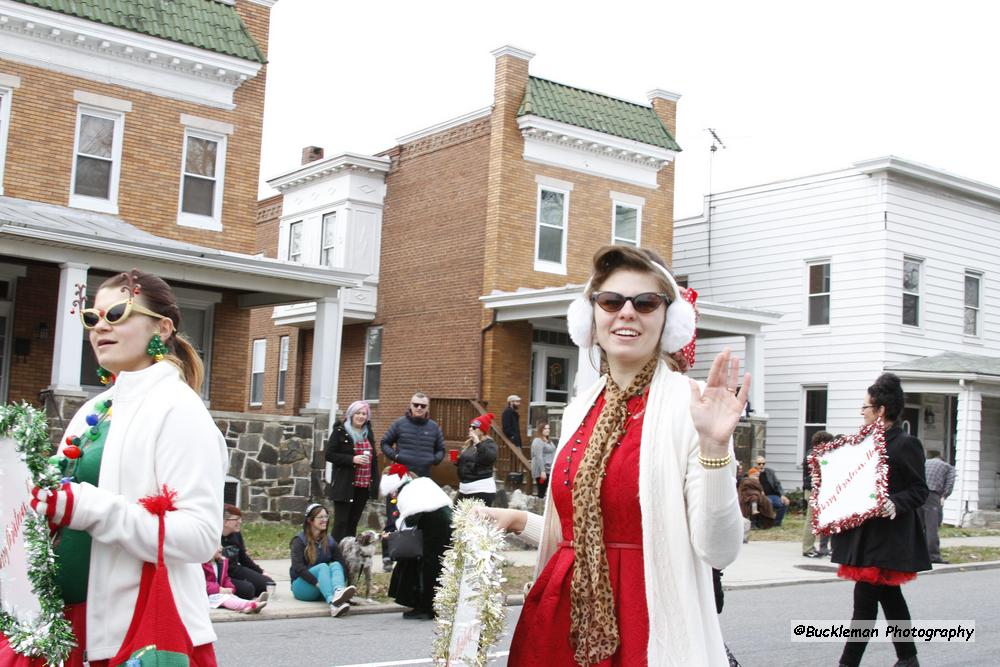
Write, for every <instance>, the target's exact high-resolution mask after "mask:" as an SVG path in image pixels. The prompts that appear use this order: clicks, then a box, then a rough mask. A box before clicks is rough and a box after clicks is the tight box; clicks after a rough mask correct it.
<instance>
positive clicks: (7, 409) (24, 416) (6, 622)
mask: <svg viewBox="0 0 1000 667" xmlns="http://www.w3.org/2000/svg"><path fill="white" fill-rule="evenodd" d="M0 433H3V434H7V435H9V436H10V437H11V438H13V439H14V440H15V441H16V442H17V451H18V452H20V454H21V460H22V461H24V462H25V464H26V466H27V468H28V470H29V471H30V472H31V477H32V480H33V481H34V483H35V485H36V486H39V487H41V488H45V489H54V488H56V487H58V486H59V479H60V472H59V469H58V468H56V466H54V465H52V464H51V463H49V460H48V452H49V450H50V449H51V444H50V443H49V427H48V424H47V423H46V422H45V416H44V415H43V414H42V413H40V412H39V411H37V410H35V409H34V408H33V407H31V406H30V405H28V404H27V403H22V404H20V405H0ZM24 541H25V546H26V548H27V552H28V564H29V568H28V578H29V579H30V580H31V590H32V591H33V592H34V593H35V595H37V596H38V602H39V605H40V606H41V613H40V614H39V615H38V617H37V618H36V619H35V620H34V622H32V623H20V622H18V620H17V619H16V618H14V616H12V615H11V614H8V613H6V612H4V611H3V610H2V609H0V632H2V633H3V635H4V636H5V637H7V641H8V642H9V643H10V646H11V648H13V649H14V650H15V651H16V652H17V653H19V654H21V655H25V656H28V657H32V658H34V657H41V658H44V659H45V661H46V662H47V663H48V664H50V665H61V664H63V662H65V660H66V658H67V657H68V656H69V653H70V651H71V650H72V648H73V646H75V645H76V641H75V640H74V638H73V631H72V629H71V628H70V624H69V621H67V620H66V619H65V618H64V617H63V613H62V612H63V602H62V599H61V597H60V593H59V587H58V586H57V585H56V570H57V567H58V566H57V563H56V556H55V554H54V553H53V551H52V543H51V541H50V539H49V526H48V523H47V522H46V520H45V517H39V516H36V515H35V514H34V513H33V512H28V513H27V516H25V519H24Z"/></svg>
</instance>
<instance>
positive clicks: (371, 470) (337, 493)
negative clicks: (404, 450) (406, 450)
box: [326, 401, 379, 544]
mask: <svg viewBox="0 0 1000 667" xmlns="http://www.w3.org/2000/svg"><path fill="white" fill-rule="evenodd" d="M370 415H371V409H370V408H369V407H368V403H366V402H365V401H354V402H353V403H351V405H350V406H349V407H348V408H347V412H346V413H345V414H344V420H343V421H340V420H338V421H337V422H336V423H335V424H334V425H333V433H332V434H331V435H330V440H329V441H328V442H327V443H326V460H327V461H329V462H330V463H332V464H333V481H332V482H331V484H330V485H329V487H328V488H327V495H328V496H329V498H330V500H332V501H333V531H332V535H333V538H334V539H335V540H337V543H338V544H339V543H340V541H341V540H342V539H344V538H345V537H347V536H354V535H356V534H357V532H358V521H360V520H361V513H362V512H364V510H365V504H366V503H367V502H368V499H369V498H372V499H375V498H378V483H379V470H378V462H377V461H376V457H375V449H374V443H375V433H374V431H372V424H371V420H370V419H369V416H370Z"/></svg>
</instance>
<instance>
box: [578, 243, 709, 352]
mask: <svg viewBox="0 0 1000 667" xmlns="http://www.w3.org/2000/svg"><path fill="white" fill-rule="evenodd" d="M654 266H655V267H656V268H657V269H659V270H660V272H661V273H663V275H664V276H666V278H667V282H669V283H670V286H671V287H672V288H673V291H674V301H673V303H671V304H670V306H669V307H668V308H667V317H666V324H665V325H664V327H663V334H662V335H661V336H660V349H662V350H663V351H664V352H667V353H674V352H677V351H678V350H680V349H681V348H683V347H684V346H685V345H687V344H688V343H690V342H691V339H692V338H693V337H694V331H695V319H696V317H695V312H694V306H692V305H691V304H690V303H688V302H687V301H685V300H684V299H683V298H682V297H681V290H680V287H679V286H678V285H677V281H676V280H674V277H673V276H672V275H670V272H669V271H667V268H666V267H665V266H662V265H660V264H656V263H654ZM588 289H590V281H589V280H588V281H587V284H586V285H584V287H583V293H582V294H580V296H578V297H576V298H575V299H573V301H572V302H571V303H570V304H569V309H568V310H567V311H566V327H567V329H568V330H569V337H570V338H571V339H572V340H573V342H574V343H576V345H577V346H578V347H581V348H588V347H590V346H591V345H594V340H593V336H592V332H593V330H594V327H593V324H594V305H593V304H592V303H591V302H590V300H589V299H587V297H586V294H587V290H588Z"/></svg>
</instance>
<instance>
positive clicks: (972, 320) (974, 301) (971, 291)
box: [962, 271, 983, 336]
mask: <svg viewBox="0 0 1000 667" xmlns="http://www.w3.org/2000/svg"><path fill="white" fill-rule="evenodd" d="M982 284H983V274H981V273H977V272H975V271H966V272H965V315H964V321H963V324H962V333H964V334H965V335H966V336H978V335H979V299H980V295H981V294H982Z"/></svg>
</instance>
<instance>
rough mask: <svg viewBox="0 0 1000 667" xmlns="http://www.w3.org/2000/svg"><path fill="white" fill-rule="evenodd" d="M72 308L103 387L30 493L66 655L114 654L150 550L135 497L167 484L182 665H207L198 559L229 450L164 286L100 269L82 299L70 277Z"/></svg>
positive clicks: (98, 661)
mask: <svg viewBox="0 0 1000 667" xmlns="http://www.w3.org/2000/svg"><path fill="white" fill-rule="evenodd" d="M75 309H76V311H77V312H76V313H74V316H79V317H80V319H81V321H82V322H83V325H84V327H85V328H86V329H87V330H88V337H89V341H90V344H91V347H92V348H93V351H94V355H95V356H96V358H97V362H98V364H100V370H99V375H100V377H101V381H102V382H104V383H105V384H109V385H110V387H109V389H108V390H107V391H105V392H103V393H101V394H100V395H98V396H97V397H95V398H93V399H91V400H89V401H87V402H86V403H85V404H84V405H83V407H82V408H81V409H80V410H79V411H78V412H77V414H76V415H75V416H74V417H73V419H72V421H71V422H70V423H69V426H68V427H67V428H66V439H65V440H64V442H63V443H62V444H61V445H60V447H59V452H58V454H57V456H56V457H54V462H55V463H56V464H57V465H59V466H61V467H62V469H63V471H64V474H65V476H66V479H65V480H64V483H63V484H62V485H61V486H60V487H59V489H58V490H56V491H51V492H46V491H44V490H39V489H36V491H35V500H34V501H33V502H32V507H33V508H34V509H35V511H36V512H38V513H39V514H41V515H44V516H47V517H48V518H49V521H50V524H51V525H52V527H53V528H54V529H58V530H59V532H60V535H59V536H58V538H57V539H58V546H57V547H56V550H57V552H58V554H59V562H60V571H59V576H58V578H59V583H60V585H61V589H62V593H63V597H64V602H65V605H66V606H65V612H64V613H65V614H66V616H67V617H68V618H69V619H70V621H71V623H72V624H73V627H74V633H75V634H76V639H77V644H78V647H77V648H76V649H75V650H74V651H73V654H72V655H71V656H70V660H69V661H68V663H67V664H68V665H82V664H83V657H84V655H86V658H87V659H88V660H89V661H90V662H89V665H90V666H91V667H95V666H103V665H106V664H107V663H108V660H109V659H110V658H112V657H113V656H115V655H116V654H117V653H118V651H119V648H120V647H121V645H122V640H123V638H124V637H125V634H126V630H127V629H128V627H129V624H130V622H131V620H132V616H133V610H134V609H135V605H136V600H137V595H138V591H139V581H140V574H141V570H142V565H143V563H144V562H154V563H155V562H156V560H157V545H158V535H159V519H158V517H157V516H155V515H154V514H151V513H150V512H149V511H147V510H146V509H145V508H144V507H143V506H142V505H140V504H139V502H138V501H139V499H140V498H144V497H148V496H155V495H157V494H161V493H162V492H163V490H164V487H166V489H168V490H169V491H171V492H175V493H176V498H175V499H174V502H173V507H174V509H173V511H169V512H167V513H166V515H165V533H164V534H165V542H164V557H165V561H166V564H167V567H168V568H169V573H170V584H171V588H172V591H173V597H174V602H175V604H176V607H177V610H178V612H179V613H180V618H181V621H182V622H183V625H184V629H185V630H186V632H187V634H188V636H189V637H190V640H191V643H192V644H193V645H194V647H195V648H194V652H193V659H192V663H191V664H192V665H193V666H195V667H212V666H214V665H215V654H214V651H213V648H212V642H214V641H215V638H216V637H215V633H214V631H213V630H212V624H211V622H210V620H209V615H208V608H207V606H206V605H205V589H204V587H205V580H204V575H203V574H202V570H201V563H204V562H205V561H207V560H209V559H210V558H211V557H212V554H213V552H214V551H215V549H216V547H217V546H218V539H219V534H220V532H221V530H222V513H221V511H220V508H221V507H222V489H223V484H224V475H225V470H226V467H227V465H228V456H227V450H226V445H225V441H224V440H223V438H222V434H221V433H220V432H219V429H218V427H217V426H216V425H215V423H214V421H213V420H212V418H211V416H210V415H209V413H208V410H206V409H205V405H204V403H203V402H202V399H201V396H200V395H199V391H200V389H201V384H202V381H203V379H204V367H203V365H202V362H201V359H200V357H199V356H198V353H197V352H196V351H195V349H194V348H193V347H192V346H191V344H190V343H189V342H188V341H187V340H186V339H185V338H184V337H183V336H182V335H180V334H179V333H178V329H179V328H180V326H181V318H180V310H179V308H178V306H177V301H176V298H175V297H174V294H173V292H172V290H171V289H170V287H169V286H168V285H167V284H166V283H165V282H164V281H163V280H162V279H160V278H158V277H156V276H154V275H151V274H148V273H144V272H142V271H138V270H133V271H131V272H129V273H121V274H118V275H116V276H113V277H111V278H109V279H108V280H106V281H104V283H103V284H101V286H100V288H99V289H98V291H97V294H96V295H95V298H94V302H93V305H92V307H88V306H87V304H86V296H85V293H84V287H83V286H79V297H78V299H77V302H76V304H75ZM84 627H85V628H86V631H85V632H83V631H82V628H84Z"/></svg>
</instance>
